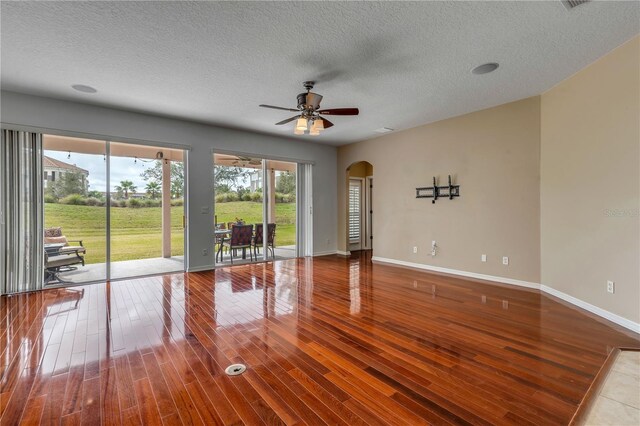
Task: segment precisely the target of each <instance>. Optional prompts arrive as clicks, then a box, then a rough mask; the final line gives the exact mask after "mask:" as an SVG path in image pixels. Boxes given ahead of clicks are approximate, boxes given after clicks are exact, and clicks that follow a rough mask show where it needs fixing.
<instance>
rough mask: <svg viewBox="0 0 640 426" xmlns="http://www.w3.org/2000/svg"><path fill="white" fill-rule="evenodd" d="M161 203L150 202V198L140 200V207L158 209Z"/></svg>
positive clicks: (157, 201)
mask: <svg viewBox="0 0 640 426" xmlns="http://www.w3.org/2000/svg"><path fill="white" fill-rule="evenodd" d="M161 204H162V202H161V201H160V200H152V199H151V198H145V199H144V200H142V205H143V206H144V207H160V205H161Z"/></svg>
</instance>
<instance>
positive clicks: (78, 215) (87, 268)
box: [41, 135, 184, 285]
mask: <svg viewBox="0 0 640 426" xmlns="http://www.w3.org/2000/svg"><path fill="white" fill-rule="evenodd" d="M183 160H184V151H183V150H180V149H173V148H164V147H157V146H150V145H137V144H129V143H120V142H110V141H100V140H92V139H81V138H72V137H66V136H54V135H43V157H42V161H43V171H42V177H41V179H42V180H43V185H44V229H43V235H44V256H45V265H44V270H45V278H44V283H45V285H64V284H78V283H86V282H94V281H104V280H107V279H119V278H126V277H133V276H141V275H152V274H158V273H166V272H176V271H183V270H184V202H183V195H184V167H183V165H184V163H183Z"/></svg>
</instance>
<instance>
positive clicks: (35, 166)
mask: <svg viewBox="0 0 640 426" xmlns="http://www.w3.org/2000/svg"><path fill="white" fill-rule="evenodd" d="M42 176H43V174H42V135H41V134H39V133H31V132H21V131H15V130H6V129H3V130H2V141H1V145H0V294H10V293H19V292H25V291H33V290H40V289H41V288H42V283H43V278H44V244H43V226H44V225H43V216H44V209H43V177H42Z"/></svg>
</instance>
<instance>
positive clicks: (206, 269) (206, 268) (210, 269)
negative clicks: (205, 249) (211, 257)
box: [187, 265, 215, 272]
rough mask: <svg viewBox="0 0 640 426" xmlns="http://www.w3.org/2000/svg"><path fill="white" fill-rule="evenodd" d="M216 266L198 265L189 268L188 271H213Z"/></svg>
mask: <svg viewBox="0 0 640 426" xmlns="http://www.w3.org/2000/svg"><path fill="white" fill-rule="evenodd" d="M214 269H215V266H213V265H204V266H196V267H194V268H189V269H188V270H187V272H202V271H213V270H214Z"/></svg>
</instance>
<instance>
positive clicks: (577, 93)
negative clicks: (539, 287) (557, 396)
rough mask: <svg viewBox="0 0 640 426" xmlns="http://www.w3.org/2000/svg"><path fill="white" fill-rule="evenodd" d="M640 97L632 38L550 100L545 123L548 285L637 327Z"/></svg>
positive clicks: (637, 51) (639, 57) (546, 97)
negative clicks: (610, 289) (612, 285)
mask: <svg viewBox="0 0 640 426" xmlns="http://www.w3.org/2000/svg"><path fill="white" fill-rule="evenodd" d="M639 96H640V37H635V38H634V39H633V40H631V41H629V42H627V43H626V44H624V45H622V46H621V47H619V48H617V49H615V50H613V51H612V52H611V53H609V54H608V55H607V56H605V57H603V58H601V59H600V60H598V61H597V62H595V63H594V64H592V65H590V66H589V67H587V68H585V69H583V70H582V71H580V72H579V73H577V74H575V75H574V76H572V77H571V78H569V79H567V80H565V81H564V82H562V83H560V84H559V85H557V86H556V87H554V88H553V89H551V90H549V91H548V92H546V93H544V94H543V95H542V119H541V123H542V131H541V155H542V157H541V175H542V181H541V197H540V198H541V237H542V239H541V252H542V261H541V262H542V283H543V284H546V285H548V286H551V287H553V288H555V289H557V290H559V291H562V292H564V293H567V294H569V295H571V296H573V297H576V298H578V299H581V300H583V301H585V302H588V303H591V304H593V305H596V306H598V307H600V308H603V309H606V310H608V311H610V312H613V313H615V314H617V315H620V316H622V317H624V318H627V319H629V320H631V321H634V322H636V323H638V322H640V273H639V268H640V218H639V215H638V210H639V207H640V198H639V193H640V175H639V170H640V163H639V161H640V98H639ZM607 280H613V281H615V284H616V292H615V294H609V293H607V289H606V282H607Z"/></svg>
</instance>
